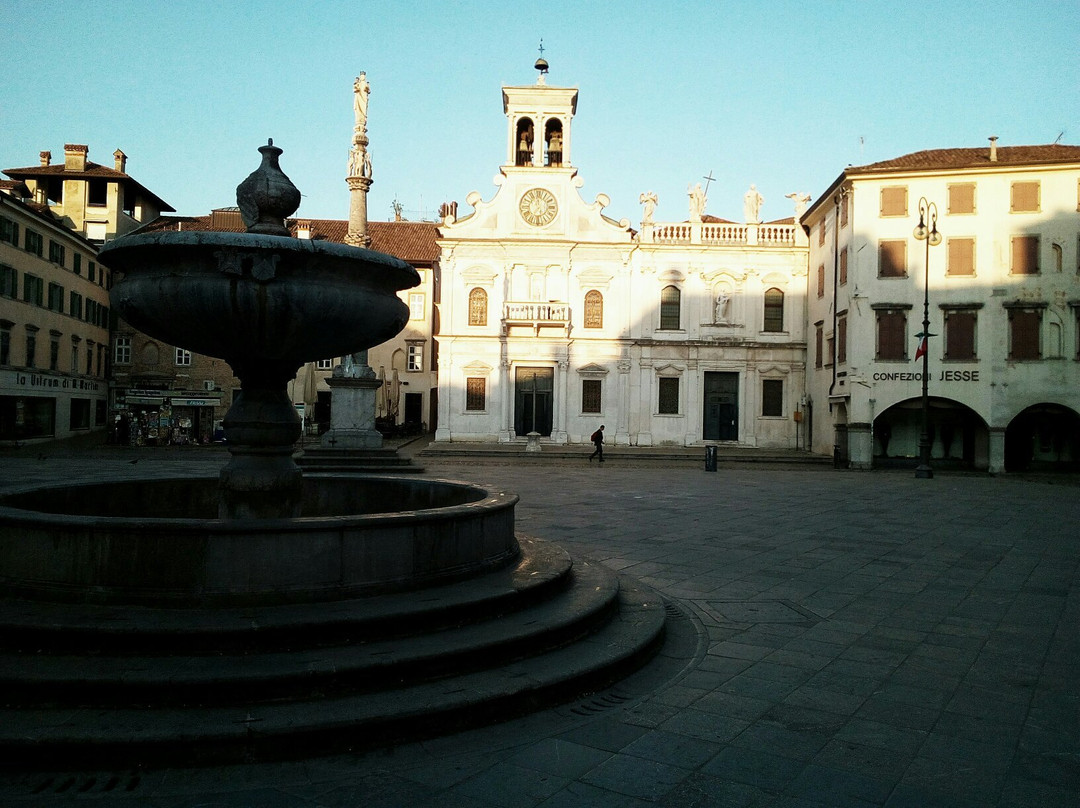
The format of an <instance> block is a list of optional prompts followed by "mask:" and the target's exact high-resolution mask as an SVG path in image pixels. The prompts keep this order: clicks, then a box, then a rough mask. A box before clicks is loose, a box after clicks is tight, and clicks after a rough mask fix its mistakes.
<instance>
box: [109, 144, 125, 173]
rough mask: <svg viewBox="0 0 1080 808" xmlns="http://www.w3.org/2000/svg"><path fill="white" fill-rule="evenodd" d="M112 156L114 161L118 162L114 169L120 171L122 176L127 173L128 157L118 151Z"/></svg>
mask: <svg viewBox="0 0 1080 808" xmlns="http://www.w3.org/2000/svg"><path fill="white" fill-rule="evenodd" d="M112 156H113V160H115V161H116V162H115V163H114V164H113V167H114V168H116V170H117V171H119V172H120V173H121V174H125V173H127V155H126V154H124V153H123V152H122V151H120V150H119V149H117V150H116V151H114V152H113V153H112Z"/></svg>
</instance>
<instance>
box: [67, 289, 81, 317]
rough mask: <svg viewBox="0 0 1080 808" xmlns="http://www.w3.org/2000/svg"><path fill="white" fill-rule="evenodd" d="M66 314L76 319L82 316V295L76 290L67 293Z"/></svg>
mask: <svg viewBox="0 0 1080 808" xmlns="http://www.w3.org/2000/svg"><path fill="white" fill-rule="evenodd" d="M68 314H70V315H71V316H72V317H74V318H75V319H76V320H81V319H82V316H83V296H82V295H80V294H79V293H78V292H72V293H71V294H70V295H68Z"/></svg>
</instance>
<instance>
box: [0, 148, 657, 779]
mask: <svg viewBox="0 0 1080 808" xmlns="http://www.w3.org/2000/svg"><path fill="white" fill-rule="evenodd" d="M259 151H260V152H261V153H262V157H263V162H262V165H261V166H260V167H259V169H258V170H257V171H255V172H254V173H252V174H251V176H249V177H248V178H247V179H246V180H245V181H244V182H243V183H241V185H240V186H239V187H238V189H237V201H238V202H239V204H240V208H241V212H242V213H243V215H244V220H245V223H246V224H247V226H248V232H247V233H241V234H235V233H207V232H161V233H142V234H140V233H134V234H131V235H129V236H125V237H123V238H120V239H117V240H116V241H114V242H112V243H110V244H108V245H107V246H106V247H105V248H103V249H102V251H101V253H100V258H101V261H102V263H103V264H106V265H108V266H109V267H110V268H111V269H112V270H113V272H114V277H115V278H116V281H115V283H114V287H113V290H112V299H113V306H114V307H115V309H116V310H117V312H118V313H119V314H120V315H121V316H123V317H124V319H125V320H127V321H128V322H129V323H131V325H133V326H134V327H136V328H138V329H140V330H141V331H143V332H144V333H146V334H148V335H150V336H152V337H155V338H157V339H160V340H163V341H165V342H168V343H170V344H173V345H177V346H181V347H184V348H187V349H190V350H193V351H197V352H199V353H203V354H206V355H209V356H216V357H221V358H223V359H225V360H226V361H228V362H229V364H230V365H231V366H232V368H233V371H234V373H235V374H236V376H237V377H238V378H239V379H240V380H241V383H242V390H241V392H240V394H239V395H238V396H237V398H236V400H235V402H234V403H233V406H232V407H231V409H230V410H229V412H228V414H227V416H226V418H225V433H226V439H227V441H228V446H229V451H230V453H231V459H230V461H229V462H228V464H227V465H226V466H225V467H224V469H222V471H221V473H220V475H219V476H218V478H216V479H215V478H214V477H206V476H202V477H189V478H176V479H157V478H154V477H153V476H138V475H137V474H136V473H135V472H134V470H133V471H132V475H131V478H130V479H125V480H123V481H113V482H104V483H102V482H97V483H76V484H69V485H64V486H52V487H41V486H38V487H25V488H15V489H13V490H10V491H7V492H5V493H4V494H3V495H0V638H2V639H0V688H2V689H3V692H4V693H5V699H4V706H2V707H0V760H3V761H6V762H7V763H8V764H11V763H15V764H18V765H56V763H57V761H64V762H67V761H71V762H77V763H89V762H98V761H108V762H109V764H110V765H118V763H117V762H118V761H124V762H132V763H142V762H148V761H162V760H164V761H168V762H187V763H200V762H211V761H213V762H216V761H220V760H225V759H228V760H248V759H254V758H265V757H273V756H280V755H283V754H312V753H315V752H318V751H321V750H323V749H338V748H341V747H349V748H355V747H357V746H364V745H371V744H380V743H390V742H392V741H393V740H394V739H395V738H399V737H404V736H411V735H415V734H420V733H431V732H438V731H440V730H441V729H446V728H448V727H452V726H458V725H459V724H461V723H465V722H477V721H486V720H495V719H497V718H499V717H505V716H507V715H512V714H514V713H515V712H520V711H521V710H524V709H529V708H534V707H536V706H539V705H542V704H544V703H547V700H550V699H553V698H566V697H567V696H571V695H574V694H576V693H579V692H581V690H582V689H584V688H588V687H594V686H596V685H597V684H603V683H605V682H608V681H611V680H612V679H614V678H617V677H618V676H620V675H621V674H623V673H625V672H626V671H627V670H629V669H632V668H633V667H634V666H636V665H638V664H641V662H643V661H644V660H645V659H647V658H648V657H649V656H650V654H651V653H652V652H653V651H654V650H655V648H656V647H657V646H658V644H659V642H660V640H661V638H662V636H663V627H664V610H663V608H662V603H661V601H660V598H659V597H658V596H656V595H655V594H653V593H652V592H651V591H649V590H647V589H645V588H643V587H641V586H640V585H638V584H636V583H634V582H632V581H629V580H627V579H625V578H620V577H619V576H616V575H615V574H613V573H612V572H610V571H607V570H605V569H604V568H602V567H600V566H598V565H590V564H587V563H581V562H578V563H574V562H573V561H572V560H571V559H570V557H569V556H568V555H567V554H566V553H565V552H564V551H563V550H562V549H561V548H559V547H558V546H556V545H554V544H552V543H550V542H545V541H542V540H539V539H535V538H531V537H524V536H517V535H516V534H515V530H514V505H515V503H516V501H517V498H516V497H515V496H513V495H512V494H509V493H506V492H501V491H488V490H484V489H481V488H478V487H476V486H472V485H466V484H463V483H457V482H452V481H440V480H429V479H418V478H416V477H394V476H368V475H362V474H334V475H330V474H307V475H304V474H302V473H301V471H300V469H299V468H298V467H297V465H296V463H295V462H294V460H293V451H294V443H295V442H296V440H297V439H298V438H299V436H300V423H299V419H298V417H297V414H296V412H295V410H294V408H293V407H292V406H291V404H290V402H289V399H288V397H287V395H286V383H287V382H288V380H289V379H291V378H292V377H293V375H294V374H295V373H296V370H297V369H298V368H299V367H300V366H301V365H302V364H303V363H304V362H307V361H311V360H313V359H318V358H323V357H327V356H341V355H344V354H350V353H355V352H358V351H360V350H363V349H366V348H368V347H370V346H372V345H375V344H378V343H379V342H381V341H384V340H386V339H388V338H390V337H391V336H393V335H394V334H396V333H397V332H398V331H399V330H400V329H401V328H402V327H403V326H404V324H405V322H406V319H407V316H408V309H407V307H406V306H405V304H404V303H402V302H401V301H400V300H399V299H398V297H397V294H396V293H397V292H398V291H399V290H401V289H405V288H409V287H411V286H413V285H415V284H416V283H417V280H418V278H417V273H416V271H415V270H414V269H413V268H412V267H410V266H409V265H408V264H406V263H404V262H402V261H400V260H398V259H395V258H393V257H391V256H388V255H382V254H379V253H375V252H372V251H369V250H365V249H362V248H358V247H352V246H347V245H340V244H333V243H327V242H320V241H306V240H298V239H293V238H289V237H288V235H287V231H286V230H285V227H284V223H283V220H284V218H285V217H286V216H288V215H290V214H291V213H292V212H293V211H294V210H295V209H296V206H297V204H298V202H299V193H298V192H297V191H296V189H295V187H293V186H292V183H291V182H289V180H288V178H287V177H286V176H285V175H284V174H283V173H282V172H281V169H280V166H279V165H278V158H279V156H280V154H281V149H279V148H277V147H275V146H274V145H273V143H272V142H270V143H268V144H267V145H266V146H263V147H262V148H260V149H259Z"/></svg>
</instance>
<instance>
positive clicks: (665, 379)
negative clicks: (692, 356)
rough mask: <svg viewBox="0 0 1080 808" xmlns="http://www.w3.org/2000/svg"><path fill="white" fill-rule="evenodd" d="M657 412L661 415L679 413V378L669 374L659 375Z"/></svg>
mask: <svg viewBox="0 0 1080 808" xmlns="http://www.w3.org/2000/svg"><path fill="white" fill-rule="evenodd" d="M657 412H659V413H660V414H661V415H678V414H679V380H678V378H674V377H671V376H661V377H660V398H659V402H658V404H657Z"/></svg>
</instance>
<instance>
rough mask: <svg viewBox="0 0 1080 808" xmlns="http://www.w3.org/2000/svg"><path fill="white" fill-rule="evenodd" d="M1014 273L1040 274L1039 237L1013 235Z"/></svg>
mask: <svg viewBox="0 0 1080 808" xmlns="http://www.w3.org/2000/svg"><path fill="white" fill-rule="evenodd" d="M1012 274H1013V275H1038V274H1039V237H1038V236H1013V239H1012Z"/></svg>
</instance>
